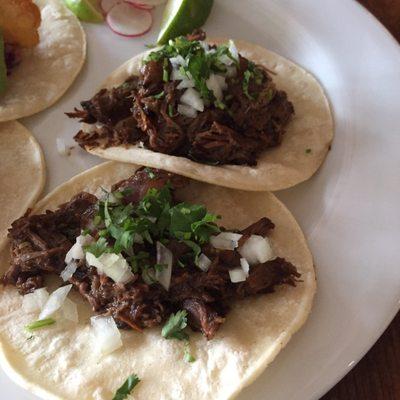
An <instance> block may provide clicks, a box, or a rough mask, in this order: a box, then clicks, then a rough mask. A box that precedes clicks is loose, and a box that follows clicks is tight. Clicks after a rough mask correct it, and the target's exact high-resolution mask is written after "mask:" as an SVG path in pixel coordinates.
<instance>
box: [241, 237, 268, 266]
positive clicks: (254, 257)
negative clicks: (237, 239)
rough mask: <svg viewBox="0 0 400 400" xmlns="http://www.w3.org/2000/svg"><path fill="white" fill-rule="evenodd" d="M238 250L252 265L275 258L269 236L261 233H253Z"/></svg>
mask: <svg viewBox="0 0 400 400" xmlns="http://www.w3.org/2000/svg"><path fill="white" fill-rule="evenodd" d="M238 251H239V253H240V255H241V256H242V257H244V258H245V259H246V260H247V261H248V263H249V264H250V265H256V264H261V263H265V262H267V261H268V260H271V259H272V258H274V253H273V251H272V247H271V245H270V243H269V240H268V238H264V237H262V236H259V235H251V236H250V237H249V238H248V239H247V240H246V242H245V243H244V245H243V246H241V247H240V248H239V250H238Z"/></svg>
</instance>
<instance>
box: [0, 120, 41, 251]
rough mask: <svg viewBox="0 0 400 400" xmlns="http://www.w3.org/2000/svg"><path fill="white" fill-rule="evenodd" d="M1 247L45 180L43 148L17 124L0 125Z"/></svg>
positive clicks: (34, 200)
mask: <svg viewBox="0 0 400 400" xmlns="http://www.w3.org/2000/svg"><path fill="white" fill-rule="evenodd" d="M0 160H1V168H0V185H1V192H0V201H1V204H2V206H1V208H0V248H1V245H2V243H3V242H4V240H5V238H6V236H7V229H8V227H9V226H10V224H11V222H12V221H14V220H15V219H16V218H19V217H20V216H22V215H23V214H24V213H25V211H26V209H27V208H28V207H31V206H33V204H34V203H35V202H36V200H37V199H38V197H39V195H40V194H41V192H42V190H43V187H44V184H45V179H46V166H45V162H44V158H43V153H42V149H41V148H40V146H39V143H38V142H37V141H36V140H35V138H34V137H33V136H32V135H31V134H30V133H29V131H28V130H27V129H25V127H24V126H23V125H21V124H20V123H18V122H15V121H11V122H2V123H0Z"/></svg>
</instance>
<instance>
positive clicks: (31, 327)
mask: <svg viewBox="0 0 400 400" xmlns="http://www.w3.org/2000/svg"><path fill="white" fill-rule="evenodd" d="M55 323H56V321H55V320H54V319H53V318H46V319H40V320H38V321H35V322H32V323H30V324H28V325H26V326H25V329H26V330H27V331H28V332H34V331H36V330H38V329H41V328H44V327H46V326H50V325H54V324H55Z"/></svg>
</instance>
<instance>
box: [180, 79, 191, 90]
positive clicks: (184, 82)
mask: <svg viewBox="0 0 400 400" xmlns="http://www.w3.org/2000/svg"><path fill="white" fill-rule="evenodd" d="M194 86H195V84H194V82H193V81H192V80H191V79H187V78H184V79H182V80H181V81H180V82H179V85H178V86H177V89H179V90H181V89H188V88H193V87H194Z"/></svg>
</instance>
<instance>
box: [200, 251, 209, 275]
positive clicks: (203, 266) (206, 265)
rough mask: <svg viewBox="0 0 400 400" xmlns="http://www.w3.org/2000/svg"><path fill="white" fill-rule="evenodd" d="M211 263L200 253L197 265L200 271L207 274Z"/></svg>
mask: <svg viewBox="0 0 400 400" xmlns="http://www.w3.org/2000/svg"><path fill="white" fill-rule="evenodd" d="M211 262H212V261H211V260H210V259H209V258H208V257H207V256H206V255H205V254H204V253H201V254H200V256H199V261H198V263H197V265H198V267H199V268H200V269H201V270H202V271H204V272H207V271H208V269H209V268H210V265H211Z"/></svg>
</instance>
